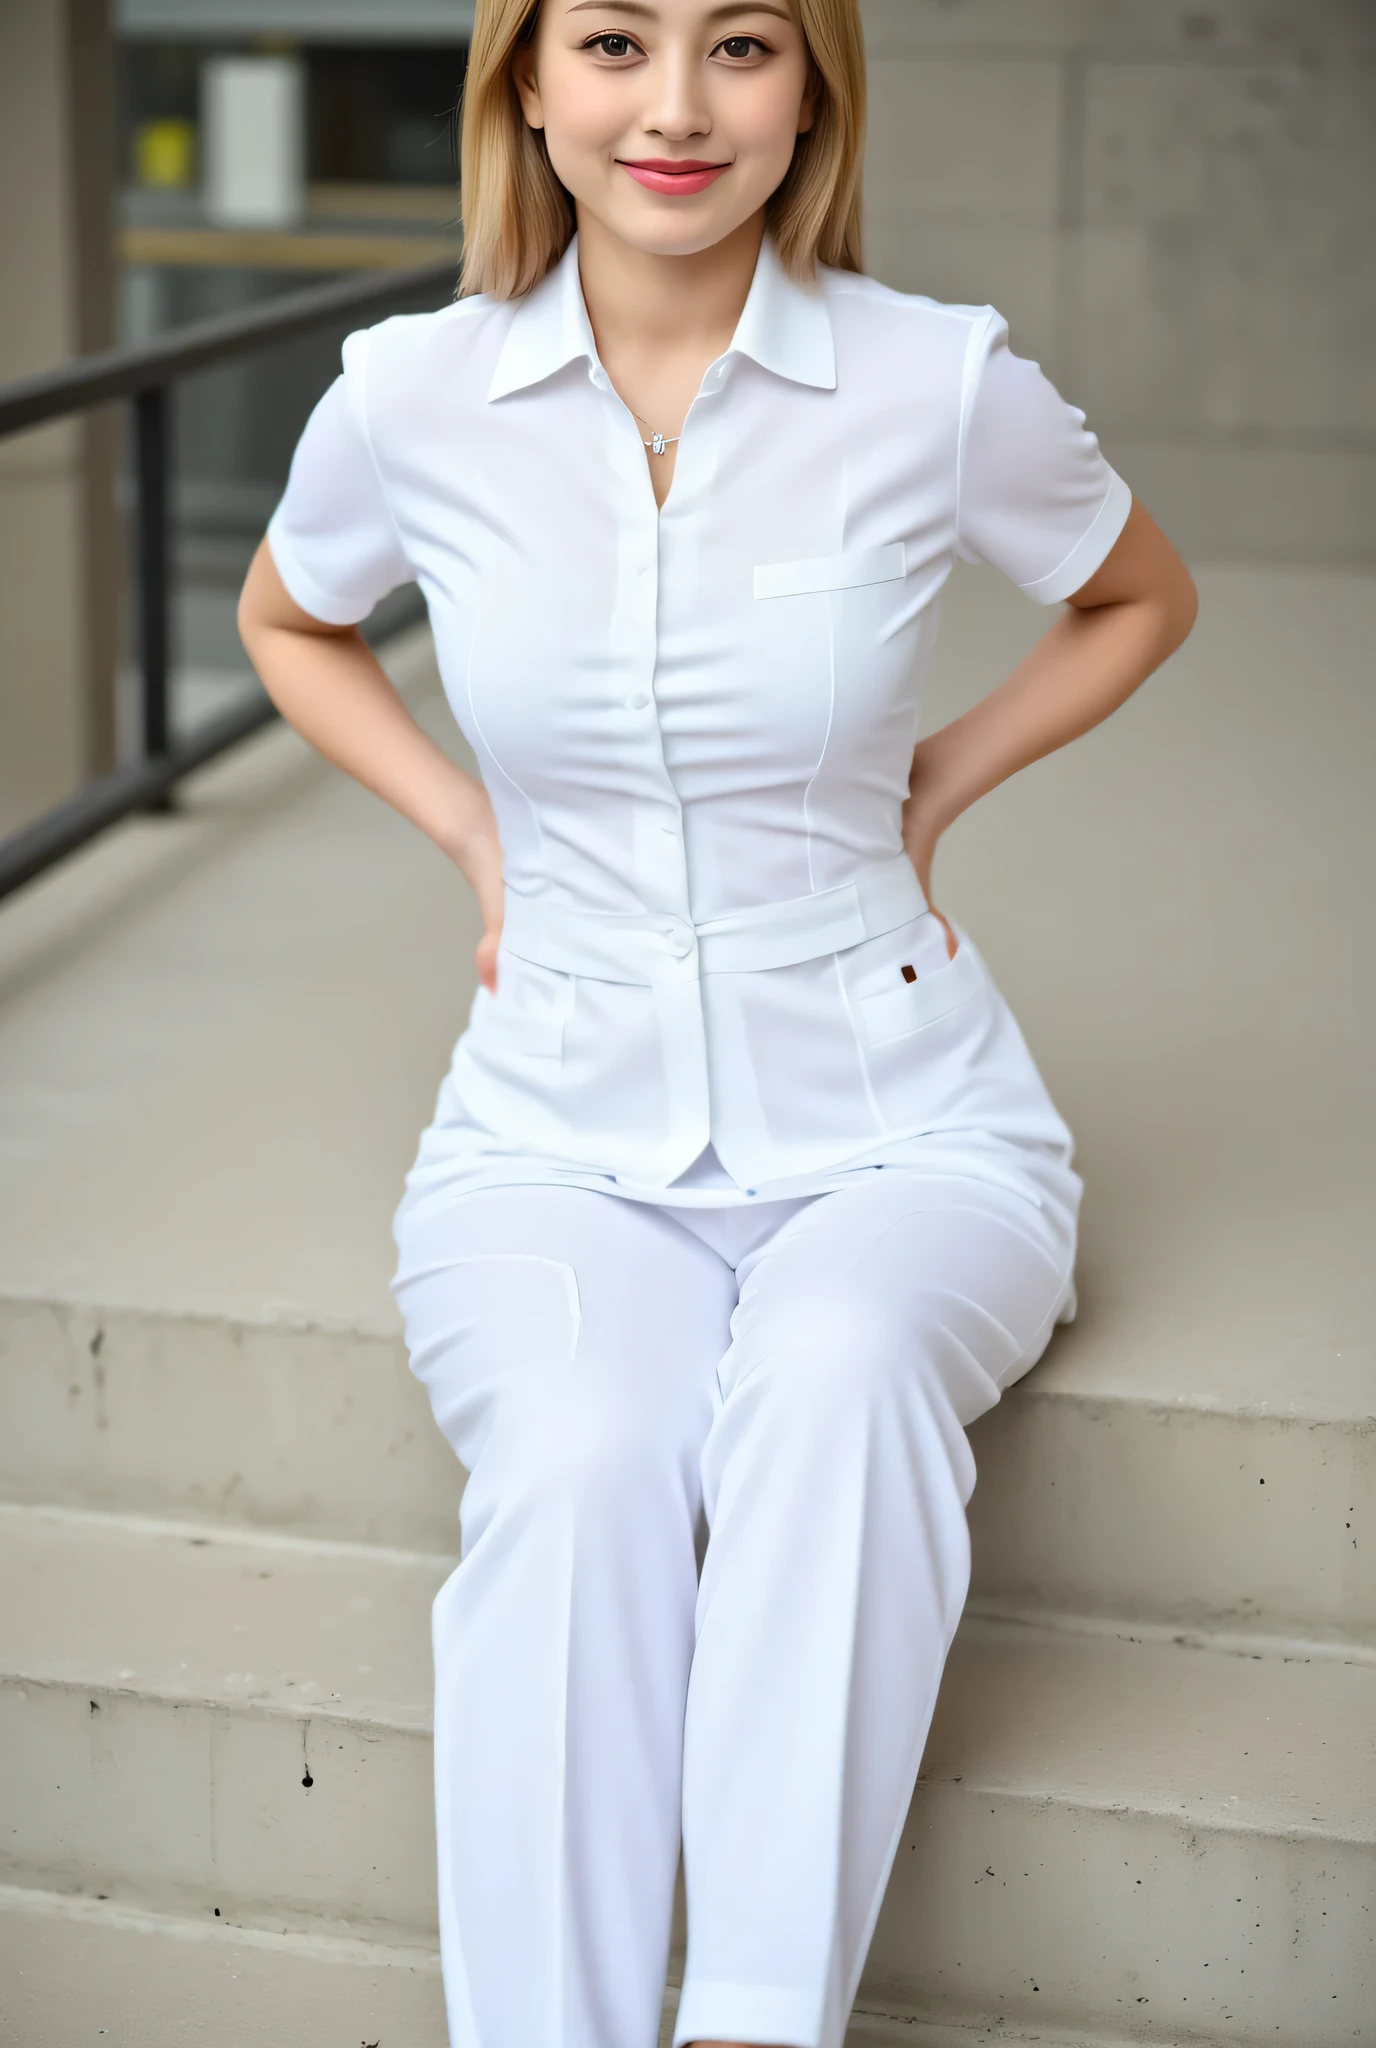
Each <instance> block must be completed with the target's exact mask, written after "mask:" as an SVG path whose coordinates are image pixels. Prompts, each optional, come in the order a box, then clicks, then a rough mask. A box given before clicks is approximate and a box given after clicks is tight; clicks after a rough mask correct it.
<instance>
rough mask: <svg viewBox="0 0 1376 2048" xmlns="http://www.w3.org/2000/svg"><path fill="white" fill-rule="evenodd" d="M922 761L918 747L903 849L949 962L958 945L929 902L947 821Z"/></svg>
mask: <svg viewBox="0 0 1376 2048" xmlns="http://www.w3.org/2000/svg"><path fill="white" fill-rule="evenodd" d="M921 757H922V749H921V747H918V749H917V751H916V752H915V753H914V755H913V769H912V775H911V777H910V779H909V782H908V800H907V802H906V803H905V804H904V806H903V846H904V850H905V851H906V853H907V855H908V858H909V860H910V861H911V862H912V864H913V867H914V869H915V870H916V873H917V879H918V881H919V882H920V883H921V885H922V893H923V895H924V896H925V897H926V899H927V908H928V909H929V910H930V911H931V913H932V916H933V917H934V918H936V920H937V922H938V923H939V924H940V926H941V929H942V930H943V931H944V932H945V934H946V957H947V959H948V960H954V959H955V957H956V951H957V947H958V945H959V941H958V940H957V938H956V935H955V933H954V932H953V931H952V929H951V926H950V924H949V923H948V921H947V920H946V918H945V917H944V916H943V915H942V913H941V912H940V911H939V910H938V909H937V907H936V905H935V903H933V901H932V861H933V860H934V858H935V856H936V847H937V841H938V840H939V839H940V837H941V834H942V832H943V831H944V830H945V825H946V820H945V819H944V818H943V817H942V815H941V812H940V809H939V806H938V805H937V803H936V801H935V787H934V778H929V777H928V776H927V775H926V774H925V772H924V764H923V763H922V759H921Z"/></svg>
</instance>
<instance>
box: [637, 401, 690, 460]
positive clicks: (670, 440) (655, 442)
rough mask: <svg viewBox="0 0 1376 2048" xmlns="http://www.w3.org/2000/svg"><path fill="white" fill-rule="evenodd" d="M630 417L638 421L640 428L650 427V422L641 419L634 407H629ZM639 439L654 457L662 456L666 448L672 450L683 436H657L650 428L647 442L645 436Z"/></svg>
mask: <svg viewBox="0 0 1376 2048" xmlns="http://www.w3.org/2000/svg"><path fill="white" fill-rule="evenodd" d="M631 417H632V418H633V419H637V420H640V424H641V426H642V427H650V422H649V421H648V420H646V419H641V418H640V414H639V413H638V412H637V411H636V409H635V407H634V406H632V407H631ZM640 438H641V441H642V442H643V443H644V445H645V447H647V448H650V449H653V451H654V453H655V454H656V455H662V454H663V453H664V451H665V449H666V448H672V447H673V445H674V443H675V441H680V440H682V438H683V436H682V435H681V434H659V433H656V431H655V429H654V428H653V427H650V438H649V440H648V441H646V440H645V436H644V435H643V434H642V435H641V437H640Z"/></svg>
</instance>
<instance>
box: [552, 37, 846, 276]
mask: <svg viewBox="0 0 1376 2048" xmlns="http://www.w3.org/2000/svg"><path fill="white" fill-rule="evenodd" d="M515 76H516V86H517V90H518V92H519V93H520V96H521V105H522V108H523V110H524V112H525V116H526V119H527V120H528V121H529V122H530V124H531V126H532V127H533V128H543V130H544V133H545V142H546V145H547V147H548V149H549V158H550V162H551V164H552V165H553V166H554V171H555V175H556V176H557V177H558V178H559V179H560V181H561V182H562V184H563V185H564V186H565V187H566V188H567V190H568V191H569V192H571V193H572V195H573V198H574V200H575V201H576V203H577V206H578V208H579V211H580V215H588V214H590V215H592V216H593V217H594V218H595V219H596V220H597V221H598V222H599V223H600V224H601V225H602V226H603V227H605V228H606V229H608V230H609V231H610V232H611V233H612V234H613V235H615V236H617V237H618V238H619V239H621V240H623V241H625V242H629V243H631V244H632V245H633V246H634V247H635V248H637V249H643V250H646V251H648V252H651V253H653V254H656V255H663V256H687V255H692V254H694V253H695V252H696V251H698V250H700V249H708V248H711V247H712V246H713V244H714V243H716V242H719V241H721V240H722V238H723V237H724V236H726V235H729V234H730V233H731V232H732V230H733V229H735V228H738V227H740V226H741V225H742V223H743V222H745V221H747V220H749V219H750V218H751V217H752V215H754V214H756V213H758V212H759V211H760V209H761V208H762V207H763V206H764V204H765V202H766V200H768V199H769V197H770V196H771V194H772V193H774V192H775V191H776V190H777V189H778V187H779V185H780V184H781V183H782V182H783V179H784V177H785V175H786V173H787V171H788V167H789V164H790V162H791V161H792V157H793V148H794V143H795V142H796V140H797V137H798V135H799V133H800V131H801V130H803V129H805V128H808V127H810V126H811V124H812V115H813V108H812V102H811V98H810V67H809V62H808V53H807V45H806V43H805V42H804V40H803V34H802V30H801V29H800V28H799V26H798V23H797V20H796V19H795V16H794V13H793V10H792V7H791V5H790V4H789V0H725V4H723V0H542V5H541V8H540V16H539V21H538V24H537V27H536V32H535V37H534V40H533V42H532V44H531V46H530V48H529V49H528V50H527V51H525V52H524V53H523V54H522V56H521V58H520V59H519V60H518V62H517V65H516V71H515Z"/></svg>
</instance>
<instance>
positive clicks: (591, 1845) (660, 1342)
mask: <svg viewBox="0 0 1376 2048" xmlns="http://www.w3.org/2000/svg"><path fill="white" fill-rule="evenodd" d="M1074 1236H1075V1219H1074V1216H1073V1214H1072V1213H1070V1212H1069V1211H1067V1210H1065V1209H1062V1208H1059V1207H1058V1206H1057V1204H1056V1203H1055V1202H1054V1201H1049V1200H1043V1202H1042V1203H1041V1205H1040V1206H1039V1205H1038V1203H1037V1202H1036V1201H1035V1200H1033V1199H1024V1198H1023V1197H1021V1196H1019V1195H1018V1194H1016V1193H1013V1192H1005V1191H1004V1190H1002V1189H1000V1188H996V1187H990V1186H985V1185H981V1184H980V1183H979V1182H977V1181H974V1180H969V1179H964V1178H961V1177H958V1176H945V1175H940V1174H928V1173H918V1172H915V1171H911V1170H908V1169H895V1170H892V1171H879V1172H874V1173H871V1174H869V1175H868V1176H866V1177H865V1178H863V1179H861V1180H859V1181H858V1182H857V1184H856V1185H855V1186H854V1187H847V1188H845V1189H843V1190H841V1191H839V1192H829V1193H825V1194H821V1195H816V1196H812V1197H809V1198H803V1199H798V1200H793V1201H786V1202H775V1203H771V1204H768V1205H765V1206H761V1207H752V1206H734V1207H726V1206H723V1207H721V1208H712V1209H692V1210H689V1209H672V1208H665V1207H660V1206H657V1205H648V1204H644V1203H639V1202H632V1201H628V1200H625V1199H623V1198H621V1197H619V1196H616V1195H612V1194H602V1193H598V1192H593V1191H591V1190H584V1189H579V1188H561V1187H550V1186H525V1187H503V1188H500V1189H496V1190H488V1191H485V1192H482V1193H476V1194H469V1195H465V1196H462V1197H459V1198H458V1199H456V1200H455V1201H454V1202H453V1203H452V1204H450V1205H449V1206H448V1207H446V1208H444V1209H443V1210H440V1211H437V1212H434V1213H432V1214H430V1215H429V1216H428V1217H425V1218H422V1219H419V1220H416V1221H414V1222H413V1223H412V1224H411V1225H409V1226H408V1229H407V1231H406V1232H405V1234H404V1237H403V1241H402V1244H401V1263H400V1267H399V1270H398V1273H397V1277H396V1281H395V1282H394V1286H395V1290H396V1294H397V1299H398V1301H399V1303H400V1305H401V1308H402V1311H403V1314H404V1316H405V1320H406V1333H407V1341H408V1345H409V1348H410V1354H411V1363H412V1370H413V1371H414V1372H415V1373H416V1375H417V1376H418V1378H419V1379H420V1380H421V1381H422V1382H423V1384H424V1385H425V1387H426V1389H427V1391H428V1393H429V1396H430V1400H431V1404H432V1407H433V1410H434V1414H435V1418H436V1420H437V1422H438V1423H439V1426H440V1428H441V1429H442V1430H443V1431H444V1434H445V1436H446V1437H447V1438H448V1440H449V1442H450V1443H451V1444H452V1446H453V1448H454V1450H455V1452H456V1453H457V1455H458V1457H459V1458H460V1459H461V1461H462V1462H463V1464H464V1465H465V1466H466V1467H467V1468H468V1471H469V1474H470V1477H469V1480H468V1484H467V1488H466V1490H465V1492H464V1496H463V1502H462V1508H461V1513H460V1527H461V1549H460V1559H461V1561H460V1562H459V1564H458V1565H457V1566H456V1567H455V1569H454V1571H453V1572H452V1574H451V1575H450V1577H449V1578H448V1579H447V1580H446V1581H445V1583H444V1585H443V1586H442V1587H441V1589H440V1591H439V1593H438V1595H437V1596H436V1599H435V1604H434V1627H433V1644H434V1658H435V1794H436V1821H437V1833H438V1851H439V1904H440V1939H441V1962H442V1968H443V1973H444V1985H445V1996H446V2003H447V2010H448V2021H449V2033H450V2040H451V2043H452V2048H654V2043H655V2041H656V2038H657V2029H658V2024H659V2014H660V2005H661V1999H662V1994H663V1988H664V1981H665V1972H666V1965H667V1960H668V1948H669V1933H670V1915H671V1909H672V1901H673V1887H674V1879H675V1873H676V1869H677V1865H678V1858H679V1853H680V1845H681V1848H682V1856H683V1869H684V1882H685V1888H686V1895H687V1909H688V1939H687V1963H686V1971H685V1977H684V1985H683V1994H682V2001H681V2004H680V2006H679V2015H678V2022H677V2027H676V2030H675V2033H674V2044H675V2048H682V2044H684V2043H687V2042H696V2041H700V2040H725V2041H743V2042H761V2043H774V2044H781V2048H839V2044H840V2043H841V2040H842V2036H843V2034H844V2031H845V2026H846V2020H847V2017H848V2014H849V2011H850V2007H851V2003H852V2001H853V1999H854V1996H855V1992H856V1987H857V1984H858V1982H859V1977H860V1971H861V1967H862V1965H863V1963H864V1959H865V1955H866V1951H867V1950H868V1947H869V1944H870V1940H871V1937H872V1935H873V1931H874V1924H875V1920H876V1917H877V1915H878V1911H879V1905H880V1901H881V1898H882V1896H883V1891H884V1886H885V1883H886V1881H887V1879H888V1875H889V1870H890V1867H891V1864H892V1862H893V1858H894V1855H895V1852H896V1850H897V1847H898V1842H899V1837H900V1833H901V1830H902V1827H903V1823H904V1818H905V1814H906V1811H907V1807H908V1803H909V1800H910V1797H911V1794H912V1790H913V1786H914V1783H915V1781H916V1777H917V1771H918V1765H919V1762H920V1760H921V1755H922V1750H923V1746H924V1744H925V1742H926V1738H927V1730H928V1726H929V1723H930V1720H931V1715H932V1708H933V1705H934V1702H935V1698H936V1691H937V1686H938V1682H939V1680H940V1677H941V1672H942V1667H943V1664H944V1661H945V1658H946V1653H947V1650H948V1648H949V1645H950V1642H951V1638H952V1635H953V1634H954V1631H955V1627H956V1623H957V1621H958V1619H959V1616H960V1612H961V1609H962V1607H963V1605H964V1603H965V1598H966V1593H967V1590H968V1585H969V1540H968V1534H967V1527H966V1517H965V1508H966V1503H967V1502H968V1500H969V1497H970V1493H971V1491H972V1489H973V1486H974V1479H975V1472H974V1461H973V1458H972V1456H971V1452H970V1448H969V1445H968V1442H967V1440H966V1436H965V1427H966V1425H967V1424H968V1423H970V1422H971V1421H973V1420H974V1418H975V1417H976V1416H977V1415H980V1414H981V1413H983V1412H984V1410H986V1409H987V1408H990V1407H992V1406H993V1404H994V1403H995V1402H996V1401H997V1400H998V1398H999V1394H1000V1392H1001V1390H1002V1389H1003V1388H1004V1387H1006V1386H1007V1385H1008V1384H1009V1383H1010V1382H1011V1381H1013V1380H1015V1379H1017V1378H1018V1377H1019V1376H1020V1375H1021V1374H1022V1373H1024V1372H1026V1371H1027V1370H1028V1369H1029V1367H1030V1366H1032V1365H1033V1364H1034V1363H1035V1361H1036V1359H1037V1358H1038V1357H1039V1356H1040V1354H1041V1352H1042V1350H1043V1349H1044V1347H1045V1345H1046V1342H1047V1339H1048V1337H1049V1336H1050V1333H1051V1329H1052V1325H1053V1323H1054V1322H1055V1320H1056V1319H1057V1317H1058V1315H1062V1314H1063V1313H1064V1312H1065V1311H1066V1309H1067V1305H1068V1304H1069V1303H1070V1302H1071V1301H1073V1293H1072V1281H1071V1272H1072V1267H1073V1261H1074Z"/></svg>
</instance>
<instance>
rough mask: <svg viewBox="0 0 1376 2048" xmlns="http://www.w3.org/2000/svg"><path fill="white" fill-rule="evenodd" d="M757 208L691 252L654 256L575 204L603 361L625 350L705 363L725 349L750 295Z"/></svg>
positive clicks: (582, 272) (586, 296)
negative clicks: (687, 355) (710, 242)
mask: <svg viewBox="0 0 1376 2048" xmlns="http://www.w3.org/2000/svg"><path fill="white" fill-rule="evenodd" d="M763 239H764V213H763V211H761V212H760V213H758V214H755V215H753V216H752V217H751V219H749V220H747V221H743V222H742V224H741V226H740V227H738V228H736V229H734V230H733V231H732V233H731V234H729V235H727V236H726V237H725V239H724V240H722V241H720V242H716V243H714V244H713V246H712V247H711V248H710V249H701V250H698V251H697V252H696V253H694V254H693V255H691V256H659V255H655V254H653V253H651V252H649V251H647V250H644V249H637V248H635V247H633V245H632V244H631V243H629V242H623V241H622V240H621V239H620V237H619V236H616V235H613V234H611V233H609V232H608V230H607V229H606V228H605V227H604V226H603V225H602V223H601V222H600V221H598V220H595V219H594V218H592V216H590V215H588V214H585V213H584V212H583V210H582V209H581V208H580V209H579V215H578V275H579V279H580V281H581V283H582V286H583V300H584V303H585V304H586V306H587V309H588V319H589V320H590V321H591V323H592V331H593V335H594V337H595V339H596V341H597V347H598V352H599V354H600V355H601V356H602V358H603V360H604V362H605V361H606V360H607V359H608V357H612V356H622V355H624V354H625V352H626V351H628V350H631V351H637V352H638V351H642V350H644V351H647V352H649V353H651V354H652V355H654V354H660V353H661V352H668V353H671V354H674V355H678V354H681V353H683V352H684V351H685V350H688V351H690V352H692V353H694V354H702V355H703V356H704V358H705V359H706V360H708V361H710V360H711V358H712V357H714V356H718V355H720V354H721V353H722V352H723V350H725V349H726V348H728V347H729V346H730V342H731V337H732V335H733V334H734V333H735V331H736V325H737V322H738V321H739V320H740V317H741V311H742V308H743V307H744V305H745V302H746V299H747V297H748V296H749V292H750V282H751V279H752V278H753V277H754V274H755V265H756V262H757V261H758V259H759V254H760V245H761V243H762V241H763Z"/></svg>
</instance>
